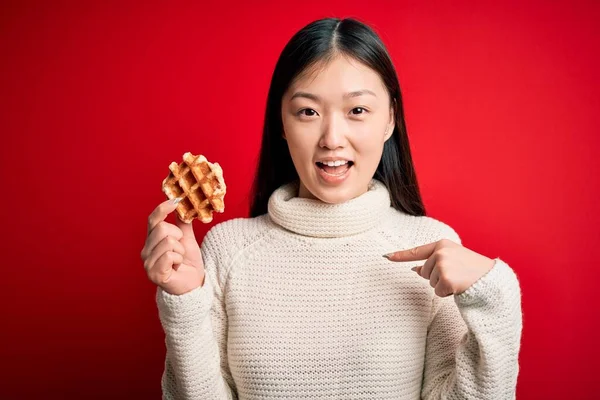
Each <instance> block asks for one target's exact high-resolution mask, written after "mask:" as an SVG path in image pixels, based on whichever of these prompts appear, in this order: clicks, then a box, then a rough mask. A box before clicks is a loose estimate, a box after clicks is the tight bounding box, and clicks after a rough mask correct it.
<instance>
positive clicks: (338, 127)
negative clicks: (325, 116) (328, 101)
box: [319, 118, 347, 150]
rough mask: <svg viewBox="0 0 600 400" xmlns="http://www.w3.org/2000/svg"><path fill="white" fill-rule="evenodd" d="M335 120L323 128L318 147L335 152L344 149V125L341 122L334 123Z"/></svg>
mask: <svg viewBox="0 0 600 400" xmlns="http://www.w3.org/2000/svg"><path fill="white" fill-rule="evenodd" d="M334 120H335V118H332V120H331V121H330V122H329V123H327V124H326V125H325V127H324V130H323V133H322V135H321V139H320V140H319V147H321V148H328V149H330V150H335V149H337V148H340V147H344V146H345V144H346V140H347V137H346V125H345V123H344V122H343V121H334Z"/></svg>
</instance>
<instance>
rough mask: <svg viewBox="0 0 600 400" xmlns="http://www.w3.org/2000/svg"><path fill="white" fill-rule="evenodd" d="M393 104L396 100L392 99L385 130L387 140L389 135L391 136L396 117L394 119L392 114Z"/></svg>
mask: <svg viewBox="0 0 600 400" xmlns="http://www.w3.org/2000/svg"><path fill="white" fill-rule="evenodd" d="M395 104H396V100H395V99H394V103H393V104H392V106H391V107H390V122H389V123H388V126H387V128H386V131H385V140H388V139H389V138H390V137H392V134H393V133H394V128H395V126H396V124H395V121H396V119H395V115H394V110H395V107H394V106H395Z"/></svg>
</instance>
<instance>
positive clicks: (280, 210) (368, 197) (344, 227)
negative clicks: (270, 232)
mask: <svg viewBox="0 0 600 400" xmlns="http://www.w3.org/2000/svg"><path fill="white" fill-rule="evenodd" d="M300 189H301V184H300V182H298V181H295V182H291V183H288V184H286V185H283V186H281V187H280V188H278V189H277V190H275V192H273V194H272V195H271V197H270V198H269V204H268V213H269V216H270V217H271V219H272V220H273V221H274V222H275V223H276V224H278V225H280V226H282V227H283V228H285V229H287V230H289V231H292V232H294V233H297V234H299V235H304V236H310V237H320V238H333V237H343V236H350V235H356V234H359V233H362V232H365V231H367V230H369V229H372V228H374V227H375V226H377V225H378V224H379V223H380V222H381V221H382V218H384V217H385V214H386V211H388V210H389V208H390V204H391V202H390V195H389V192H388V190H387V188H386V187H385V185H384V184H383V183H381V182H380V181H378V180H375V179H373V180H371V182H370V183H369V187H368V188H367V191H366V192H365V193H363V194H361V195H360V196H358V197H355V198H353V199H351V200H348V201H346V202H344V203H339V204H329V203H325V202H322V201H321V200H318V199H315V198H314V196H313V198H305V197H302V196H301V192H300Z"/></svg>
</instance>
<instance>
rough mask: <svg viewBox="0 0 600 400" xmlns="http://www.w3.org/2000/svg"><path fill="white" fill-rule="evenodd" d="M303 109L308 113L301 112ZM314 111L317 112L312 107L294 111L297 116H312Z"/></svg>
mask: <svg viewBox="0 0 600 400" xmlns="http://www.w3.org/2000/svg"><path fill="white" fill-rule="evenodd" d="M304 111H308V112H309V113H308V114H303V113H304ZM316 113H317V112H316V111H315V110H313V109H312V108H303V109H302V110H300V111H298V112H297V113H296V115H298V116H300V115H304V116H307V117H312V116H314V115H315V114H316Z"/></svg>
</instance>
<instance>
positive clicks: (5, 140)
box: [0, 0, 600, 399]
mask: <svg viewBox="0 0 600 400" xmlns="http://www.w3.org/2000/svg"><path fill="white" fill-rule="evenodd" d="M51 3H52V4H53V5H52V6H51V5H50V4H51ZM217 3H218V4H217V5H215V3H214V2H211V3H210V4H208V2H207V4H206V5H202V4H200V2H195V3H177V5H175V4H172V5H171V6H167V5H166V3H151V4H148V3H143V4H142V3H140V4H137V3H127V4H124V3H121V2H98V3H93V2H75V1H73V2H70V3H64V2H38V3H33V2H15V3H12V4H10V3H6V2H3V5H2V9H1V10H0V34H1V35H0V40H1V41H0V54H1V56H0V57H1V59H2V61H1V62H0V68H1V70H0V72H1V74H0V85H1V86H0V96H1V104H0V106H1V108H0V121H1V125H0V132H1V134H2V142H1V153H0V154H1V161H0V162H1V168H2V169H1V172H2V186H3V196H1V197H2V200H1V201H2V204H1V208H0V209H1V210H2V213H3V221H2V230H3V239H2V241H1V242H2V253H1V254H2V262H1V265H2V275H1V277H2V282H1V287H2V295H3V296H2V298H3V301H2V303H3V304H2V310H3V311H2V328H1V329H0V335H2V336H1V341H0V343H1V345H2V355H1V359H2V361H1V367H0V368H2V369H3V371H1V375H0V377H1V380H2V385H1V386H2V395H1V396H2V398H4V399H17V398H18V399H21V398H23V399H24V398H55V397H56V398H65V399H66V398H124V397H128V398H147V399H148V398H159V397H160V375H161V373H162V369H163V362H164V351H165V349H164V342H163V340H164V336H163V332H162V328H161V326H160V323H159V321H158V316H157V310H156V306H155V303H154V293H155V287H154V286H153V285H152V284H151V283H150V282H149V281H148V280H147V278H146V276H145V273H144V270H143V268H142V263H141V260H140V258H139V252H140V250H141V248H142V246H143V242H144V238H145V229H146V217H147V215H148V214H149V213H150V211H151V210H152V209H153V208H154V207H155V205H157V204H158V203H159V202H160V201H162V200H163V198H164V197H163V194H162V192H161V190H160V184H161V181H162V179H163V178H164V177H165V176H166V174H167V172H168V169H167V167H168V164H169V163H170V162H171V161H175V160H179V159H180V157H181V155H182V154H183V153H184V152H185V151H192V152H195V153H202V154H204V155H206V156H207V157H208V159H209V160H211V161H218V162H219V163H220V164H221V165H222V166H223V168H224V171H225V179H226V182H227V184H228V188H229V190H228V194H227V196H226V205H227V208H226V212H225V214H222V215H218V216H217V217H216V218H215V222H221V221H224V220H226V219H230V218H234V217H240V216H246V215H247V212H248V202H249V197H248V189H249V188H250V183H251V180H252V178H253V174H254V164H255V161H256V157H257V153H258V149H259V145H260V135H261V128H262V122H263V116H264V108H265V102H266V95H267V90H268V85H269V81H270V77H271V73H272V71H273V68H274V65H275V62H276V60H277V57H278V55H279V53H280V51H281V50H282V49H283V46H284V45H285V43H286V42H287V41H288V40H289V38H290V37H291V36H292V35H293V33H295V32H296V31H297V30H299V29H300V28H302V27H303V26H304V25H305V24H307V23H309V22H310V21H312V20H314V19H317V18H321V17H327V16H337V17H357V18H359V19H361V20H363V21H365V22H367V23H369V24H370V25H371V26H372V27H373V28H375V29H376V30H377V31H378V32H379V33H380V35H381V37H382V39H383V40H384V42H385V44H386V45H387V46H388V48H389V51H390V53H391V55H392V58H393V60H394V63H395V65H396V68H397V70H398V74H399V77H400V84H401V87H402V90H403V94H404V101H405V109H406V118H407V124H408V129H409V135H410V139H411V145H412V148H413V152H414V153H413V154H414V159H415V164H416V168H417V173H418V176H419V179H420V183H421V189H422V193H423V196H424V201H425V205H426V207H427V210H428V212H429V215H431V216H432V217H434V218H438V219H440V220H442V221H445V222H447V223H448V224H450V225H451V226H453V227H454V228H455V229H456V230H457V232H458V233H459V234H460V235H461V237H462V240H463V244H464V245H465V246H466V247H469V248H471V249H473V250H475V251H478V252H480V253H482V254H485V255H487V256H490V257H496V256H500V257H502V258H503V259H504V260H506V261H507V262H508V263H509V264H510V265H511V266H512V267H513V268H514V270H515V271H516V272H517V274H518V276H519V277H520V280H521V284H522V289H523V308H524V331H523V340H522V350H521V359H520V360H521V361H520V365H521V372H520V375H519V383H518V392H517V394H518V398H520V399H563V398H569V399H591V398H594V397H595V396H594V395H598V392H599V391H598V389H596V386H597V385H595V384H594V383H593V380H596V379H597V376H596V375H597V374H596V372H597V367H596V364H597V360H598V359H599V357H600V354H599V353H600V352H599V348H598V346H597V345H596V339H595V336H597V332H598V312H597V309H598V306H599V305H600V302H599V301H598V298H597V296H596V295H595V290H596V288H597V286H598V278H597V270H598V261H597V260H598V255H597V252H596V251H597V249H598V244H599V242H600V241H599V240H598V239H599V238H600V234H599V233H598V232H599V231H598V229H599V226H600V218H599V212H598V200H597V195H598V193H599V192H600V191H599V189H600V188H599V186H600V185H599V182H600V180H599V179H598V173H599V172H600V171H599V170H600V168H599V163H598V161H597V159H596V153H597V152H598V149H599V144H600V139H598V137H599V136H598V133H599V128H600V117H599V109H600V101H599V100H600V96H599V89H600V87H599V84H598V83H599V79H598V75H597V74H598V71H599V70H600V61H599V53H598V49H599V48H600V29H599V25H598V21H600V5H599V3H598V2H594V1H589V2H571V1H562V2H537V3H533V2H526V3H527V4H526V5H522V4H519V3H518V2H510V3H509V2H502V3H499V2H475V1H463V2H456V1H453V2H447V3H442V2H423V3H428V4H420V3H421V2H412V1H411V2H403V1H398V0H394V1H390V2H377V3H372V4H370V3H369V2H365V1H343V2H342V1H340V2H333V1H331V2H327V3H323V2H321V1H304V2H290V3H289V5H282V4H278V3H277V2H262V3H260V5H257V4H255V5H244V4H242V3H239V4H232V3H231V2H217ZM546 3H548V4H546ZM549 3H552V4H549ZM195 227H196V233H197V236H198V239H199V240H200V239H202V237H203V235H204V234H205V232H206V230H207V229H208V228H209V226H203V225H202V224H200V223H195ZM594 392H595V393H594Z"/></svg>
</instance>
